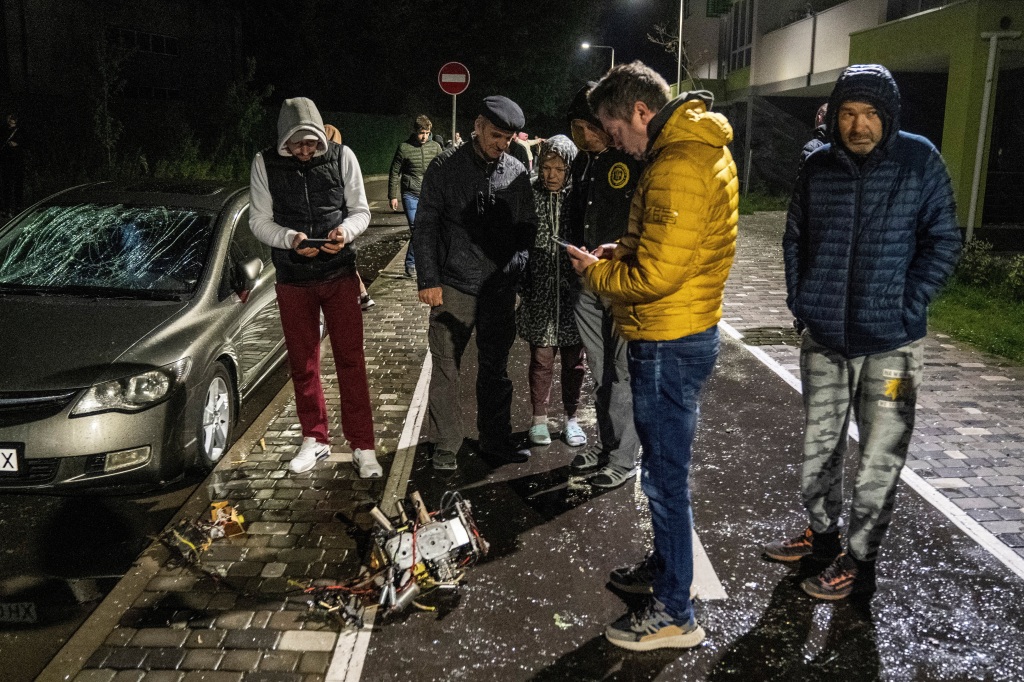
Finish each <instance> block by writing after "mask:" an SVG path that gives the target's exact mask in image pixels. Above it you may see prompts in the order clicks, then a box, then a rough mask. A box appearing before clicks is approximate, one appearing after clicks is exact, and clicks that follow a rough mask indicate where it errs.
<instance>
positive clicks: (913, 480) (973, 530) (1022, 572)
mask: <svg viewBox="0 0 1024 682" xmlns="http://www.w3.org/2000/svg"><path fill="white" fill-rule="evenodd" d="M718 326H719V328H720V329H721V330H722V331H724V332H725V333H726V334H727V335H728V336H729V337H731V338H733V339H736V340H737V341H740V343H742V340H743V334H741V333H740V332H738V331H737V330H736V329H734V328H733V327H732V326H731V325H730V324H729V323H728V322H724V321H723V322H719V323H718ZM743 347H744V348H745V349H747V350H748V351H749V352H750V353H751V354H752V355H753V356H754V357H756V358H757V359H758V360H760V361H761V362H762V363H764V364H765V365H767V367H768V368H769V369H770V370H772V371H773V372H775V373H776V374H777V375H779V377H781V378H782V380H783V381H785V382H786V383H787V384H789V385H790V386H792V387H793V388H795V389H796V390H797V392H800V391H801V387H800V379H799V378H798V377H795V376H793V374H792V373H791V372H790V371H789V370H787V369H785V368H784V367H783V366H782V365H780V364H779V363H777V362H775V360H772V359H771V358H770V357H769V356H768V354H767V353H765V352H764V351H763V350H761V349H760V348H756V347H754V346H748V345H747V344H745V343H744V344H743ZM850 437H851V438H853V439H854V440H855V441H857V442H858V443H859V442H860V432H859V431H858V429H857V425H856V424H853V423H851V424H850ZM900 478H901V479H903V482H904V483H906V484H907V485H909V486H910V487H911V488H913V489H914V491H915V492H917V494H918V495H920V496H921V497H923V498H924V499H925V500H927V501H928V502H929V503H931V505H932V506H933V507H935V508H936V509H937V510H939V512H941V513H942V515H943V516H945V517H946V518H947V519H949V520H950V521H952V522H953V524H954V525H955V526H956V527H957V528H959V529H960V530H962V531H963V532H964V533H966V534H967V537H969V538H971V539H972V540H974V541H975V542H977V543H978V544H979V545H981V547H982V548H983V549H984V550H985V551H987V552H988V553H989V554H991V555H992V556H994V557H995V558H996V559H998V560H999V561H1001V562H1002V563H1003V565H1004V566H1006V567H1007V568H1008V569H1010V570H1011V571H1013V573H1015V574H1016V575H1017V576H1019V577H1021V578H1024V557H1021V556H1020V555H1018V554H1017V553H1016V552H1014V551H1013V550H1012V549H1010V548H1009V547H1007V546H1006V544H1005V543H1004V542H1003V541H1002V540H1000V539H999V538H997V537H996V536H995V535H994V534H992V532H991V531H989V530H987V529H986V528H985V527H984V526H982V525H981V524H980V523H978V522H977V521H975V520H974V519H972V518H971V517H970V516H969V515H968V514H967V512H965V511H964V510H963V509H960V507H958V506H956V505H955V504H953V502H952V501H950V499H949V498H948V497H946V496H945V495H943V494H942V493H940V492H939V491H937V490H936V489H935V488H933V487H932V486H931V485H930V484H929V483H928V482H927V481H926V480H924V479H923V478H921V477H920V476H919V475H917V473H916V472H914V470H913V469H911V468H909V467H906V466H904V467H903V471H902V472H900Z"/></svg>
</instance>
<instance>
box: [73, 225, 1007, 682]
mask: <svg viewBox="0 0 1024 682" xmlns="http://www.w3.org/2000/svg"><path fill="white" fill-rule="evenodd" d="M784 218H785V216H784V214H783V213H781V212H771V213H759V214H757V215H755V216H743V217H742V218H741V220H740V237H739V245H738V249H737V258H736V264H735V266H734V267H733V272H732V276H731V277H730V279H729V283H728V286H727V289H726V300H725V315H724V319H725V321H726V322H728V323H729V324H730V325H732V326H733V327H734V328H736V329H737V330H738V331H740V332H741V333H743V334H744V335H746V336H747V338H746V339H745V340H746V342H748V343H750V344H751V345H758V346H760V347H761V348H762V350H764V351H765V352H766V353H767V354H768V355H769V356H770V357H772V358H773V359H775V360H776V361H778V362H779V363H780V364H781V365H782V366H783V367H785V368H787V369H789V370H790V371H792V372H793V373H794V374H798V350H797V348H796V345H795V344H796V338H795V336H794V335H793V333H792V326H791V323H792V318H791V316H790V314H789V312H788V310H787V309H786V304H785V297H786V294H785V278H784V276H783V265H782V253H781V238H782V231H783V227H784ZM402 255H403V254H399V256H398V257H396V258H395V260H393V261H392V263H391V265H389V266H388V268H387V269H386V270H384V271H383V272H382V273H381V276H380V277H378V278H377V280H376V281H375V282H374V284H373V286H372V287H371V293H372V295H373V297H374V299H375V300H376V301H377V305H376V307H374V308H372V309H371V310H370V311H369V312H367V313H366V314H365V316H364V323H365V339H366V362H367V366H368V369H369V376H370V391H371V399H372V401H373V406H374V421H375V425H376V430H377V449H378V453H380V455H381V463H382V465H384V468H385V474H386V473H387V470H388V468H389V466H390V464H391V461H392V458H393V456H394V453H395V450H396V448H397V445H398V439H399V436H400V435H401V430H402V428H403V422H404V419H405V414H406V411H407V409H408V406H409V401H410V399H411V397H412V395H413V392H414V390H415V387H416V382H417V380H418V378H419V374H420V369H421V366H422V363H423V359H424V356H425V355H426V352H427V348H426V333H425V330H426V326H427V315H428V311H427V309H426V307H425V306H422V305H420V304H419V303H418V302H417V301H416V293H415V288H416V287H415V283H414V282H413V281H412V280H410V279H407V278H405V277H403V276H402V265H401V264H402ZM329 352H330V351H329V348H328V347H326V346H325V357H324V362H323V367H324V369H325V372H324V375H323V380H324V383H325V389H326V391H327V395H328V410H329V413H330V418H331V427H332V435H333V438H334V445H333V446H332V454H331V457H330V458H329V459H328V461H327V463H326V464H321V465H319V466H317V468H315V469H314V470H313V471H312V472H311V473H309V474H305V475H303V476H297V477H293V476H291V475H289V473H288V471H287V464H288V461H289V460H290V459H291V458H292V457H293V456H294V454H295V452H296V451H297V449H298V446H299V444H300V442H301V440H302V434H301V432H300V429H299V426H298V422H297V420H296V417H295V406H294V402H290V403H289V404H288V405H287V406H286V407H285V409H284V410H283V411H282V412H281V414H280V415H278V416H277V417H276V418H275V419H274V420H273V422H272V423H271V425H270V426H269V428H268V429H267V432H266V436H265V444H266V449H265V450H261V448H260V447H259V446H256V447H255V448H254V449H253V451H252V452H249V453H244V455H243V456H241V457H240V458H239V459H238V461H233V462H230V463H224V464H223V465H222V466H221V467H218V469H217V471H215V472H214V474H213V475H212V476H211V478H210V480H209V482H208V487H209V493H210V497H211V499H229V500H232V501H233V502H234V503H235V504H236V506H237V507H238V508H239V509H240V510H241V511H242V512H243V514H244V515H245V517H246V521H247V524H248V534H247V535H246V536H244V537H243V538H239V539H227V540H219V541H217V542H216V543H215V544H214V545H213V546H212V547H211V548H210V549H209V550H208V551H207V552H206V554H205V555H204V562H203V563H204V566H205V567H206V568H208V569H210V570H212V571H215V572H216V573H218V574H219V575H221V576H223V579H222V581H218V580H214V579H212V578H209V577H203V576H198V575H196V574H195V573H194V572H192V571H189V570H187V569H185V568H180V567H175V566H172V565H167V566H164V567H162V569H161V570H160V571H159V573H158V574H157V575H156V576H155V577H153V578H152V580H151V581H150V582H149V584H148V585H147V589H146V590H145V591H144V592H143V593H142V594H141V595H140V596H139V597H138V599H137V600H136V601H135V603H134V604H132V605H131V606H130V607H128V608H127V609H126V611H125V613H124V615H123V617H122V618H121V621H120V623H119V624H118V626H117V627H116V628H115V629H114V630H113V631H112V632H111V633H110V634H109V636H108V637H107V638H106V641H105V642H104V644H103V646H101V647H100V648H99V649H98V650H97V651H96V652H95V653H94V654H93V656H92V657H91V658H90V659H89V660H88V662H87V664H86V665H85V668H84V669H83V670H82V671H81V672H80V673H79V674H78V675H77V676H76V677H75V678H74V679H75V680H76V682H113V681H115V680H117V681H118V682H119V681H121V680H132V681H133V682H140V681H144V682H199V681H204V682H256V681H266V682H271V681H273V682H278V681H279V682H319V681H322V680H324V678H325V675H326V672H327V669H328V666H329V664H330V657H331V652H332V651H333V649H334V646H335V642H336V637H337V634H336V632H335V629H334V627H333V626H332V625H327V624H323V623H319V622H315V621H310V620H307V619H306V617H305V604H304V603H303V602H302V601H301V598H296V594H297V591H298V589H297V585H298V584H303V583H308V582H309V581H312V580H324V581H328V582H333V581H335V580H342V579H345V578H347V577H349V576H350V575H352V574H353V573H354V571H356V570H357V568H358V566H359V557H358V556H357V553H356V551H355V543H354V542H353V540H352V539H351V538H350V537H349V536H348V535H347V534H346V532H345V525H344V524H341V523H337V522H336V520H335V518H334V515H335V513H336V512H339V511H340V512H344V513H346V514H351V513H352V511H353V510H354V509H355V508H356V507H357V506H359V505H360V504H362V503H364V502H368V501H377V500H379V498H380V497H381V494H382V491H383V485H384V479H381V480H378V481H361V480H359V479H358V478H356V476H355V473H354V471H353V469H352V468H351V466H350V464H349V463H350V462H351V450H350V449H349V448H348V447H347V446H346V445H345V444H344V443H343V441H342V438H341V435H340V434H341V429H340V426H339V425H338V413H339V407H338V396H337V390H336V385H337V384H336V381H337V380H336V377H335V376H334V374H333V371H332V369H331V368H332V367H333V362H332V360H331V358H330V355H329ZM925 360H926V367H925V386H924V390H923V392H922V394H921V395H920V397H919V408H918V425H917V429H916V431H915V437H914V440H913V443H912V445H911V452H910V457H909V459H908V466H910V467H911V468H913V469H914V470H915V471H916V472H917V473H918V474H920V475H921V476H922V477H924V478H925V479H926V480H928V481H929V482H930V483H931V484H932V485H933V486H935V488H936V489H938V490H940V491H941V492H942V494H944V495H946V496H947V497H948V498H950V499H951V500H952V501H953V502H954V503H955V504H957V506H959V507H960V508H962V509H964V510H965V512H966V513H967V514H969V515H970V516H971V517H972V518H974V519H975V520H977V521H978V522H979V523H981V524H982V525H983V526H984V527H986V528H987V529H988V530H990V531H991V532H992V533H994V534H996V535H997V536H998V537H999V538H1001V539H1002V540H1003V541H1004V542H1006V543H1007V545H1009V546H1010V547H1013V548H1014V549H1015V551H1017V552H1018V553H1019V554H1021V555H1022V556H1024V439H1022V438H1021V435H1022V433H1024V418H1022V414H1024V409H1022V408H1024V404H1022V403H1024V400H1022V392H1021V380H1022V379H1024V370H1022V368H1021V367H1017V366H1014V365H1012V364H1010V363H1008V362H1007V361H1004V360H1001V359H998V358H995V357H991V356H987V355H985V354H982V353H979V352H977V351H974V350H971V349H969V348H966V347H963V346H960V345H957V344H954V343H953V342H952V341H951V340H950V339H948V338H945V337H943V336H941V335H936V334H932V335H930V336H929V337H928V339H927V342H926V345H925ZM798 437H799V434H794V438H798ZM225 583H228V584H230V586H233V587H234V588H236V589H232V587H229V585H228V584H225Z"/></svg>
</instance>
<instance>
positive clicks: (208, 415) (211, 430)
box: [197, 362, 234, 471]
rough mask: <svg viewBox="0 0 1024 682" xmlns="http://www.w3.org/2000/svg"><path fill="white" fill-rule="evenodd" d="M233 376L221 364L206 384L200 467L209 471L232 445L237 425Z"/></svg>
mask: <svg viewBox="0 0 1024 682" xmlns="http://www.w3.org/2000/svg"><path fill="white" fill-rule="evenodd" d="M232 401H233V397H232V394H231V376H230V375H229V374H228V371H227V369H225V367H224V365H222V364H220V363H219V362H218V363H217V364H216V365H215V366H214V370H213V376H212V377H211V378H210V381H209V382H208V383H207V384H206V392H205V397H204V398H203V408H202V412H201V417H200V423H199V456H198V457H197V460H198V462H197V463H198V464H199V466H200V467H202V468H203V469H205V470H207V471H209V470H210V469H212V468H213V467H214V466H215V465H216V464H217V462H219V461H220V458H221V457H223V456H224V453H225V452H227V449H228V447H229V446H230V445H231V425H232V423H233V422H234V414H233V402H232Z"/></svg>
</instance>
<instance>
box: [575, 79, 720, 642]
mask: <svg viewBox="0 0 1024 682" xmlns="http://www.w3.org/2000/svg"><path fill="white" fill-rule="evenodd" d="M668 96H669V89H668V85H667V84H666V83H665V80H664V79H663V78H662V77H661V76H659V75H658V74H657V73H655V72H654V71H653V70H651V69H650V68H648V67H647V66H645V65H643V64H642V63H640V62H633V63H632V64H621V65H619V66H617V67H615V68H613V69H612V70H611V71H609V72H608V73H607V74H606V75H605V77H604V78H603V79H602V80H601V81H600V82H599V83H598V84H597V86H596V87H595V88H594V89H593V90H592V91H591V93H590V103H591V106H592V107H593V109H594V112H595V113H596V114H597V116H598V118H599V119H600V121H601V125H602V126H603V127H604V129H605V131H606V132H608V134H609V135H611V137H612V140H613V144H614V145H615V146H616V147H618V148H620V149H622V150H624V151H626V152H628V153H629V154H632V155H633V156H635V157H636V158H638V159H640V158H643V159H646V160H647V161H648V166H647V168H646V170H645V171H644V173H643V175H642V176H641V178H640V182H639V184H638V186H637V189H636V193H635V195H634V196H633V203H632V205H631V207H630V216H629V229H628V231H627V232H626V234H625V235H624V236H623V237H622V238H621V239H620V240H619V241H618V242H617V243H615V244H606V245H603V246H600V247H598V248H597V249H595V250H594V252H593V253H588V252H587V251H586V250H585V249H578V248H576V247H572V246H570V247H568V251H569V256H570V257H571V258H572V259H573V266H574V267H575V268H576V270H577V272H580V273H581V274H582V275H583V278H584V281H585V283H586V286H587V287H589V288H590V289H592V290H593V291H594V292H596V293H597V294H599V295H601V296H603V297H604V298H606V299H607V300H609V301H610V302H611V306H612V312H613V315H614V317H615V322H616V324H617V326H618V328H619V332H620V333H621V334H622V336H623V337H625V338H626V339H628V341H629V347H628V357H629V375H630V385H631V387H632V390H633V418H634V421H635V423H636V428H637V433H638V434H639V435H640V442H641V445H642V448H643V455H642V459H641V482H642V484H643V490H644V493H645V494H646V495H647V497H648V501H649V504H650V508H651V521H652V525H653V528H654V551H653V552H652V553H651V554H650V555H649V556H648V557H647V558H646V559H645V560H643V561H641V562H640V563H639V564H636V565H634V566H627V567H625V568H620V569H616V570H614V571H612V574H611V576H610V580H611V582H612V584H613V585H615V586H617V587H619V588H620V589H623V590H626V591H629V592H637V593H649V594H653V595H654V598H653V600H652V601H651V604H650V605H649V606H648V607H647V609H645V610H644V611H643V612H642V613H639V614H627V615H626V616H623V617H622V618H620V619H619V620H617V621H616V622H615V623H613V624H612V625H610V626H608V628H607V629H606V630H605V636H606V637H607V638H608V640H609V641H610V642H611V643H612V644H615V645H617V646H621V647H624V648H626V649H632V650H638V651H646V650H650V649H659V648H664V647H679V648H687V647H693V646H696V645H697V644H700V642H701V641H703V639H704V630H703V629H702V628H701V627H700V625H698V624H697V622H696V620H695V619H694V616H693V607H692V604H691V603H690V584H691V583H692V582H693V545H692V539H691V538H692V536H691V533H692V527H693V517H692V513H691V509H690V488H689V473H690V457H691V446H692V443H693V437H694V433H695V431H696V427H697V414H698V398H699V395H700V391H701V388H702V387H703V385H704V383H705V382H706V381H707V379H708V377H709V376H710V374H711V371H712V370H713V369H714V366H715V360H716V358H717V357H718V342H719V339H718V327H717V324H718V321H719V319H721V316H722V298H723V294H724V290H725V280H726V279H727V278H728V276H729V268H730V267H732V261H733V255H734V254H735V251H736V224H737V222H738V219H739V194H738V188H739V183H738V181H737V178H736V164H735V163H733V160H732V155H731V154H730V153H729V150H728V149H727V148H726V145H727V144H729V143H730V142H732V127H731V126H730V125H729V122H728V121H727V120H726V119H725V117H724V116H722V115H721V114H718V113H712V112H710V111H708V108H709V107H710V106H711V102H712V96H711V93H708V92H704V91H698V92H689V93H684V94H682V95H681V96H680V97H677V98H676V99H674V100H672V101H671V102H669V101H668Z"/></svg>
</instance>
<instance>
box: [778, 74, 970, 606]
mask: <svg viewBox="0 0 1024 682" xmlns="http://www.w3.org/2000/svg"><path fill="white" fill-rule="evenodd" d="M826 129H827V131H828V136H829V139H830V144H826V145H824V146H822V147H821V148H820V149H818V150H816V151H814V152H812V153H811V154H810V155H809V156H808V157H807V159H806V161H805V163H804V165H803V168H802V169H801V171H800V174H799V175H798V178H797V184H796V189H795V191H794V194H793V198H792V201H791V202H790V206H789V215H788V217H787V221H786V232H785V235H784V237H783V250H784V252H785V264H786V289H787V294H788V296H787V299H786V302H787V304H788V305H789V309H790V310H791V311H792V312H793V315H794V316H795V317H796V318H797V320H798V322H799V323H800V324H801V325H803V327H804V331H803V334H802V341H801V348H800V376H801V380H802V382H803V396H804V408H805V412H806V429H805V435H804V446H803V451H804V462H803V472H802V498H803V503H804V507H805V508H806V509H807V513H808V516H809V519H810V523H809V526H808V528H807V529H806V530H805V531H804V532H803V533H801V534H800V535H799V536H797V537H795V538H792V539H789V540H779V541H775V542H771V543H769V544H767V545H766V546H765V547H764V551H765V554H766V555H767V556H768V557H769V558H772V559H775V560H779V561H793V562H795V561H799V560H800V559H802V558H804V557H809V558H810V559H811V560H817V561H821V562H822V564H821V565H823V564H824V563H825V562H829V565H828V567H827V568H825V570H824V571H822V572H821V573H820V574H819V575H816V576H814V577H811V578H807V579H806V580H804V581H803V583H802V585H801V586H802V587H803V589H804V591H805V592H807V593H808V594H810V595H811V596H813V597H817V598H819V599H829V600H834V599H843V598H845V597H848V596H850V595H852V594H864V595H870V594H872V593H874V591H875V560H876V558H877V556H878V550H879V547H880V545H881V543H882V540H883V538H884V537H885V532H886V530H887V529H888V527H889V523H890V520H891V518H892V512H893V505H894V502H895V497H896V483H897V481H899V475H900V470H901V469H902V468H903V464H904V462H905V461H906V458H907V449H908V447H909V445H910V437H911V433H912V432H913V429H914V415H915V409H916V400H917V392H918V390H919V388H920V385H921V375H922V365H923V352H922V341H921V339H922V338H923V337H924V336H925V334H926V333H927V328H926V323H927V314H928V304H929V302H930V301H931V300H932V299H933V298H934V297H935V295H936V294H937V293H938V292H939V289H941V287H942V286H943V284H944V283H945V282H946V280H947V279H948V278H949V276H950V275H951V274H952V272H953V268H954V267H955V265H956V262H957V258H958V257H959V253H960V245H961V237H960V230H959V228H958V227H957V221H956V206H955V204H954V200H953V189H952V186H951V184H950V179H949V174H948V173H947V171H946V166H945V164H944V163H943V161H942V157H941V156H939V152H938V150H936V148H935V147H934V146H933V145H932V143H931V142H929V141H928V140H926V139H925V138H923V137H920V136H918V135H912V134H910V133H906V132H904V131H901V130H900V94H899V89H898V88H897V86H896V81H895V80H894V79H893V77H892V75H891V74H890V73H889V71H888V70H887V69H886V68H885V67H883V66H879V65H877V64H867V65H863V64H858V65H854V66H850V67H848V68H847V69H846V70H845V71H844V72H843V73H842V74H841V75H840V76H839V79H838V80H837V81H836V85H835V88H834V89H833V91H832V95H831V97H830V98H829V102H828V113H827V124H826ZM851 412H852V414H853V415H854V416H855V418H856V420H857V425H858V427H859V430H860V459H859V462H858V467H857V478H856V482H855V483H854V491H853V504H852V507H851V510H850V521H849V526H848V530H847V531H846V538H845V539H846V551H845V552H844V551H843V547H842V540H843V538H842V537H841V535H840V527H841V519H840V516H841V512H842V502H843V492H842V476H843V457H844V455H845V453H846V449H847V430H848V428H849V425H850V416H851Z"/></svg>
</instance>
